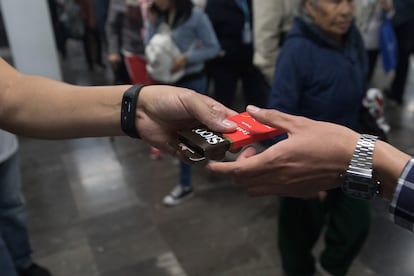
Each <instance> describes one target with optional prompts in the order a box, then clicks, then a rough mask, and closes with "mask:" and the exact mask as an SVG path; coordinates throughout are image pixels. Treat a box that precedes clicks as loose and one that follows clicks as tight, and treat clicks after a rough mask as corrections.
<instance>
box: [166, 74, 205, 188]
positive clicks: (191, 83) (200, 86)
mask: <svg viewBox="0 0 414 276" xmlns="http://www.w3.org/2000/svg"><path fill="white" fill-rule="evenodd" d="M174 86H178V87H182V88H188V89H192V90H194V91H196V92H198V93H200V94H205V93H206V89H207V76H206V75H205V74H203V75H200V77H198V78H194V79H193V78H191V79H186V78H184V80H183V81H178V82H177V83H175V85H174ZM180 185H181V187H183V188H190V187H191V166H190V165H188V164H186V163H184V162H182V161H180Z"/></svg>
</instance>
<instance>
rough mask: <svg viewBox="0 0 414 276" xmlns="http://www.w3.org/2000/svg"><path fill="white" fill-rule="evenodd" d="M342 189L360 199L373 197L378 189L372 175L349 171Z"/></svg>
mask: <svg viewBox="0 0 414 276" xmlns="http://www.w3.org/2000/svg"><path fill="white" fill-rule="evenodd" d="M342 190H343V191H344V192H345V193H346V194H347V195H349V196H351V197H354V198H358V199H371V198H372V197H374V196H375V193H376V191H377V187H376V183H375V182H374V181H373V180H372V178H371V177H367V176H366V175H361V174H352V173H347V174H346V176H345V180H344V183H343V185H342Z"/></svg>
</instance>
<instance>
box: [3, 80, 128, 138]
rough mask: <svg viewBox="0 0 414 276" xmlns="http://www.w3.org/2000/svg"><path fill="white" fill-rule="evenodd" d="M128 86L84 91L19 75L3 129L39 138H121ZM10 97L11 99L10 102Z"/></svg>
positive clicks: (5, 109) (11, 90) (12, 85)
mask: <svg viewBox="0 0 414 276" xmlns="http://www.w3.org/2000/svg"><path fill="white" fill-rule="evenodd" d="M126 89H127V86H115V87H114V86H110V87H109V86H108V87H92V86H91V87H81V86H73V85H69V84H65V83H61V82H57V81H53V80H50V79H46V78H43V77H34V76H26V75H19V76H17V77H15V78H14V79H13V80H12V81H10V82H9V85H8V88H7V91H8V92H6V93H4V95H3V96H4V97H5V98H4V99H3V100H4V101H3V103H7V104H6V105H4V106H2V111H1V112H0V116H1V117H0V122H1V126H2V128H5V129H7V130H9V131H12V132H14V133H17V134H21V135H27V136H31V137H38V138H48V139H60V138H73V137H80V136H82V137H85V136H108V135H114V136H115V135H121V134H122V130H121V128H120V106H121V98H122V94H123V92H124V91H125V90H126ZM6 97H7V99H6Z"/></svg>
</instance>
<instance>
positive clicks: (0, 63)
mask: <svg viewBox="0 0 414 276" xmlns="http://www.w3.org/2000/svg"><path fill="white" fill-rule="evenodd" d="M0 72H1V75H0V128H3V129H5V130H8V131H11V132H14V133H16V134H21V135H25V136H31V137H37V138H47V139H63V138H74V137H88V136H116V135H124V133H123V132H122V130H121V126H120V110H121V99H122V95H123V93H124V92H125V90H127V89H128V88H129V87H130V86H128V85H123V86H88V87H86V86H75V85H69V84H66V83H63V82H58V81H53V80H50V79H47V78H43V77H36V76H29V75H24V74H21V73H19V72H18V71H16V70H15V69H14V68H13V67H11V66H10V65H8V64H7V63H6V62H5V61H4V60H2V59H0ZM137 106H138V107H137V113H136V116H137V117H136V118H137V119H136V127H137V130H138V132H139V133H140V134H141V136H142V138H143V139H145V140H146V141H148V142H149V143H151V144H153V145H156V146H159V147H161V148H162V149H167V150H168V149H170V148H169V147H168V143H169V142H170V141H171V139H173V138H174V134H175V131H176V130H178V129H181V128H185V127H191V126H193V125H195V124H197V123H203V124H206V125H208V126H209V127H211V128H213V129H215V130H217V131H232V130H234V129H235V126H234V124H233V123H231V122H229V121H227V120H225V118H226V117H227V116H230V115H233V114H234V113H235V112H234V111H232V110H230V109H228V108H226V107H224V106H223V105H221V104H220V103H218V102H216V101H214V100H212V99H211V98H209V97H207V96H203V95H200V94H198V93H195V92H193V91H191V90H188V89H183V88H176V87H171V86H146V87H144V88H143V89H142V91H141V93H140V96H139V98H138V104H137Z"/></svg>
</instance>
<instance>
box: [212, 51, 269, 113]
mask: <svg viewBox="0 0 414 276" xmlns="http://www.w3.org/2000/svg"><path fill="white" fill-rule="evenodd" d="M209 75H210V77H211V79H212V81H213V83H214V89H215V93H214V97H215V99H216V100H217V101H219V102H220V103H222V104H224V105H225V106H233V105H234V98H235V95H236V90H237V83H238V81H239V80H241V82H242V85H243V94H244V99H245V103H246V104H247V105H248V104H253V105H256V106H259V107H265V106H266V102H267V94H268V87H267V85H266V81H265V79H264V77H263V75H262V74H261V73H260V71H259V70H258V69H257V68H256V67H255V66H254V65H253V64H237V63H231V62H228V61H224V62H223V61H222V60H221V59H217V60H215V61H212V62H211V64H209Z"/></svg>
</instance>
